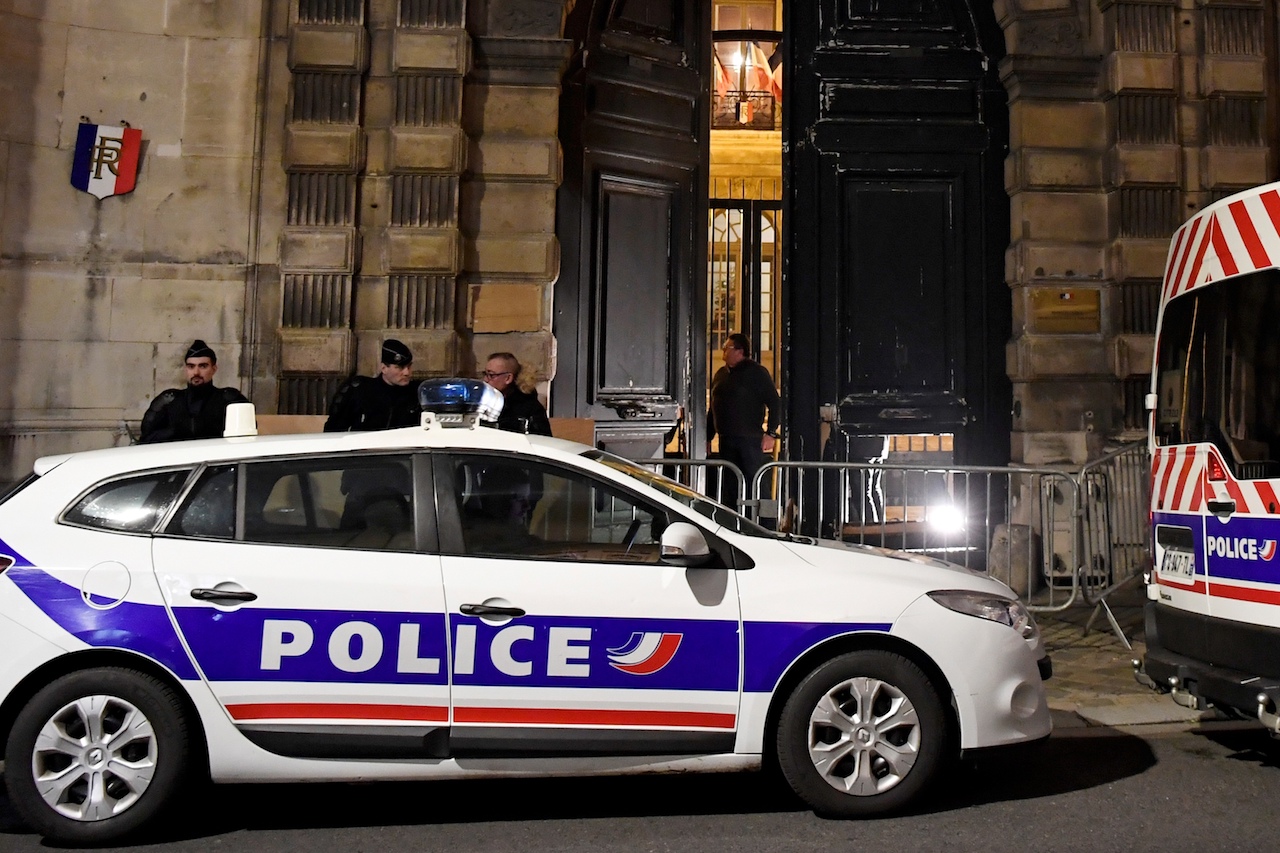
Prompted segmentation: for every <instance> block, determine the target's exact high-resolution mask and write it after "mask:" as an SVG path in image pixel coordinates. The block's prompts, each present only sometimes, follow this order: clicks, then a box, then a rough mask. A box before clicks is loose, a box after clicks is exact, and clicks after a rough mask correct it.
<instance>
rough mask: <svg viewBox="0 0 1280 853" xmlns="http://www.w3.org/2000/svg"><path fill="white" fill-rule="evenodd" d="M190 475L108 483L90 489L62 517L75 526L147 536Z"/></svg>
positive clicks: (174, 473)
mask: <svg viewBox="0 0 1280 853" xmlns="http://www.w3.org/2000/svg"><path fill="white" fill-rule="evenodd" d="M190 474H191V471H190V470H188V469H182V470H178V471H155V472H152V473H150V474H142V475H139V476H134V477H125V478H122V479H119V480H112V481H111V482H109V483H104V484H102V485H101V486H98V487H97V488H95V489H93V490H92V491H91V492H89V493H88V494H87V495H85V496H84V497H82V498H80V500H78V501H76V503H75V504H74V505H73V506H72V507H71V508H70V509H68V510H67V511H66V512H65V513H64V514H63V516H62V520H63V521H64V522H66V523H67V524H79V525H83V526H85V527H96V528H100V529H102V530H118V531H121V532H123V533H147V532H150V531H151V530H152V529H153V528H154V527H155V526H156V522H157V521H158V520H159V519H160V518H161V517H163V516H164V515H165V513H167V512H168V511H169V507H170V506H172V505H173V502H174V500H175V499H176V498H177V497H178V493H179V492H180V491H181V490H182V485H183V484H184V483H185V482H186V481H187V477H188V476H190Z"/></svg>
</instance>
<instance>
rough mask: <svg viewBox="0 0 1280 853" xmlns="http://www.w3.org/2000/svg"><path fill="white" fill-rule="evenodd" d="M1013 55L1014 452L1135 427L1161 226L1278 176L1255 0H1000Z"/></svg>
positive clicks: (1039, 456) (1077, 444) (1057, 455)
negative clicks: (1269, 131)
mask: <svg viewBox="0 0 1280 853" xmlns="http://www.w3.org/2000/svg"><path fill="white" fill-rule="evenodd" d="M996 9H997V14H998V16H999V18H1000V21H1001V25H1002V26H1003V27H1004V31H1005V37H1006V44H1007V48H1008V51H1009V55H1008V57H1007V58H1006V60H1005V61H1004V64H1003V66H1002V77H1003V79H1004V82H1005V85H1006V88H1007V89H1008V91H1009V95H1010V119H1011V134H1010V136H1011V138H1010V155H1009V159H1008V162H1007V165H1006V182H1005V183H1006V188H1007V189H1008V191H1009V195H1010V210H1011V214H1012V216H1011V221H1012V233H1011V235H1010V240H1011V242H1010V248H1009V253H1008V258H1007V264H1006V280H1007V281H1008V283H1009V285H1010V287H1011V293H1012V298H1013V308H1014V328H1013V335H1012V339H1011V341H1010V344H1009V348H1008V370H1009V375H1010V376H1011V377H1012V379H1013V381H1014V433H1013V435H1012V436H1011V444H1012V456H1013V458H1014V459H1015V460H1018V461H1025V462H1030V463H1057V462H1065V463H1072V464H1079V463H1082V462H1084V461H1086V460H1087V459H1088V458H1090V457H1092V456H1096V455H1097V454H1098V452H1099V451H1100V449H1101V447H1102V445H1103V443H1104V442H1105V441H1114V440H1124V439H1132V438H1138V437H1140V436H1141V435H1143V434H1144V432H1145V429H1146V412H1145V410H1144V409H1143V397H1144V395H1145V393H1146V391H1147V390H1148V388H1147V386H1148V385H1149V376H1150V370H1151V358H1152V354H1153V351H1154V332H1155V319H1156V312H1157V309H1158V305H1159V293H1160V283H1161V279H1162V276H1163V272H1164V264H1165V258H1166V255H1167V252H1168V241H1169V237H1170V236H1171V235H1172V234H1173V232H1174V231H1175V230H1176V229H1177V227H1178V226H1179V225H1180V224H1181V223H1182V222H1183V221H1185V220H1186V219H1187V218H1188V217H1190V216H1191V215H1193V214H1194V213H1195V212H1196V211H1197V210H1199V209H1200V208H1201V207H1203V206H1204V205H1205V204H1208V203H1209V202H1212V201H1215V200H1217V199H1219V198H1222V197H1224V196H1226V195H1230V194H1231V193H1233V192H1236V191H1238V190H1240V189H1243V188H1245V187H1249V186H1253V185H1255V184H1259V183H1263V182H1265V181H1266V180H1268V178H1269V175H1271V174H1272V173H1273V169H1274V165H1275V164H1273V163H1271V162H1270V160H1269V157H1270V153H1269V148H1268V139H1267V135H1266V134H1267V116H1266V99H1267V97H1268V95H1271V96H1273V97H1274V94H1275V93H1274V91H1269V89H1273V88H1274V87H1275V86H1277V85H1280V81H1275V80H1269V79H1268V76H1267V73H1266V67H1267V65H1266V63H1267V56H1266V49H1267V48H1266V38H1265V27H1264V19H1265V15H1264V12H1265V8H1264V5H1263V0H1239V2H1236V0H1229V2H1223V0H1102V2H1099V3H1097V4H1094V3H1089V2H1084V0H1035V2H1029V0H996Z"/></svg>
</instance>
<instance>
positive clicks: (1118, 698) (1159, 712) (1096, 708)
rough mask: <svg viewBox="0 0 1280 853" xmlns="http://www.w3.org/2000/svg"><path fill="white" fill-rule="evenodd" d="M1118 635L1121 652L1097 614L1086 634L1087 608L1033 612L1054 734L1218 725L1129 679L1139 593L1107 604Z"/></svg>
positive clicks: (1138, 653)
mask: <svg viewBox="0 0 1280 853" xmlns="http://www.w3.org/2000/svg"><path fill="white" fill-rule="evenodd" d="M1109 603H1110V606H1111V611H1112V613H1114V614H1115V617H1116V621H1117V622H1118V623H1119V625H1120V628H1121V630H1122V631H1123V632H1124V634H1125V636H1126V637H1127V638H1128V640H1129V642H1130V643H1131V644H1132V645H1133V649H1132V651H1130V650H1129V649H1126V648H1125V647H1124V644H1123V643H1122V642H1121V641H1120V638H1119V637H1117V636H1116V634H1115V632H1114V631H1113V630H1112V629H1111V624H1110V623H1109V622H1108V621H1107V618H1106V614H1105V613H1103V612H1102V611H1099V612H1098V614H1097V616H1096V617H1095V618H1094V619H1093V625H1092V626H1091V628H1090V630H1089V633H1088V634H1086V633H1084V628H1085V625H1086V624H1088V622H1089V617H1090V615H1091V614H1092V613H1093V607H1092V606H1090V605H1085V604H1080V605H1076V606H1074V607H1072V608H1070V609H1068V610H1065V611H1062V612H1060V613H1037V614H1036V622H1037V623H1038V624H1039V625H1040V633H1041V634H1042V635H1043V636H1044V640H1045V646H1046V647H1047V648H1048V650H1049V654H1050V656H1052V658H1053V678H1051V679H1049V681H1048V682H1046V684H1045V687H1046V689H1047V691H1048V694H1049V709H1050V711H1052V713H1053V727H1054V731H1055V732H1056V733H1058V734H1060V735H1061V734H1065V733H1071V732H1072V731H1073V730H1077V731H1076V733H1079V732H1078V730H1081V729H1089V728H1098V727H1107V728H1115V727H1124V726H1140V725H1156V724H1180V725H1192V724H1197V723H1201V722H1210V721H1219V720H1222V719H1223V717H1222V716H1221V715H1219V714H1218V713H1217V712H1215V711H1193V710H1191V709H1190V708H1184V707H1182V706H1181V705H1178V704H1177V703H1176V702H1174V701H1173V699H1171V698H1169V696H1168V695H1167V694H1159V693H1156V692H1155V691H1153V690H1149V689H1147V688H1146V687H1143V686H1142V685H1140V684H1138V682H1137V681H1135V680H1134V678H1133V664H1132V661H1133V659H1134V658H1141V657H1142V654H1143V650H1144V646H1143V642H1142V640H1143V625H1142V605H1143V589H1142V587H1140V586H1139V587H1136V588H1134V589H1132V590H1123V591H1121V592H1119V593H1118V594H1116V595H1114V596H1112V598H1111V599H1110V601H1109Z"/></svg>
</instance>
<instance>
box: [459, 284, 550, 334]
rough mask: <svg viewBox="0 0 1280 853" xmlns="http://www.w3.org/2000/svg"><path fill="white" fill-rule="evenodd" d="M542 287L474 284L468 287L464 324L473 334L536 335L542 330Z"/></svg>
mask: <svg viewBox="0 0 1280 853" xmlns="http://www.w3.org/2000/svg"><path fill="white" fill-rule="evenodd" d="M543 292H544V286H543V285H542V284H536V283H530V284H525V283H516V282H476V283H473V284H471V285H470V286H469V287H468V296H467V321H468V323H469V325H470V327H471V330H472V331H473V332H475V333H476V334H497V333H503V332H538V331H541V330H542V329H543V319H542V305H543V301H544V300H543Z"/></svg>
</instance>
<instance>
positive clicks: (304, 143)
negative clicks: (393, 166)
mask: <svg viewBox="0 0 1280 853" xmlns="http://www.w3.org/2000/svg"><path fill="white" fill-rule="evenodd" d="M362 138H363V134H361V132H360V128H359V127H355V126H341V125H340V126H337V127H332V126H325V127H308V126H305V125H297V124H290V125H289V126H287V127H286V128H285V142H284V164H283V165H284V167H285V168H286V169H298V170H302V169H305V170H311V171H336V172H357V171H359V170H360V167H361V165H362V162H361V161H362V157H361V150H360V148H361V145H360V143H361V140H362Z"/></svg>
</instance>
